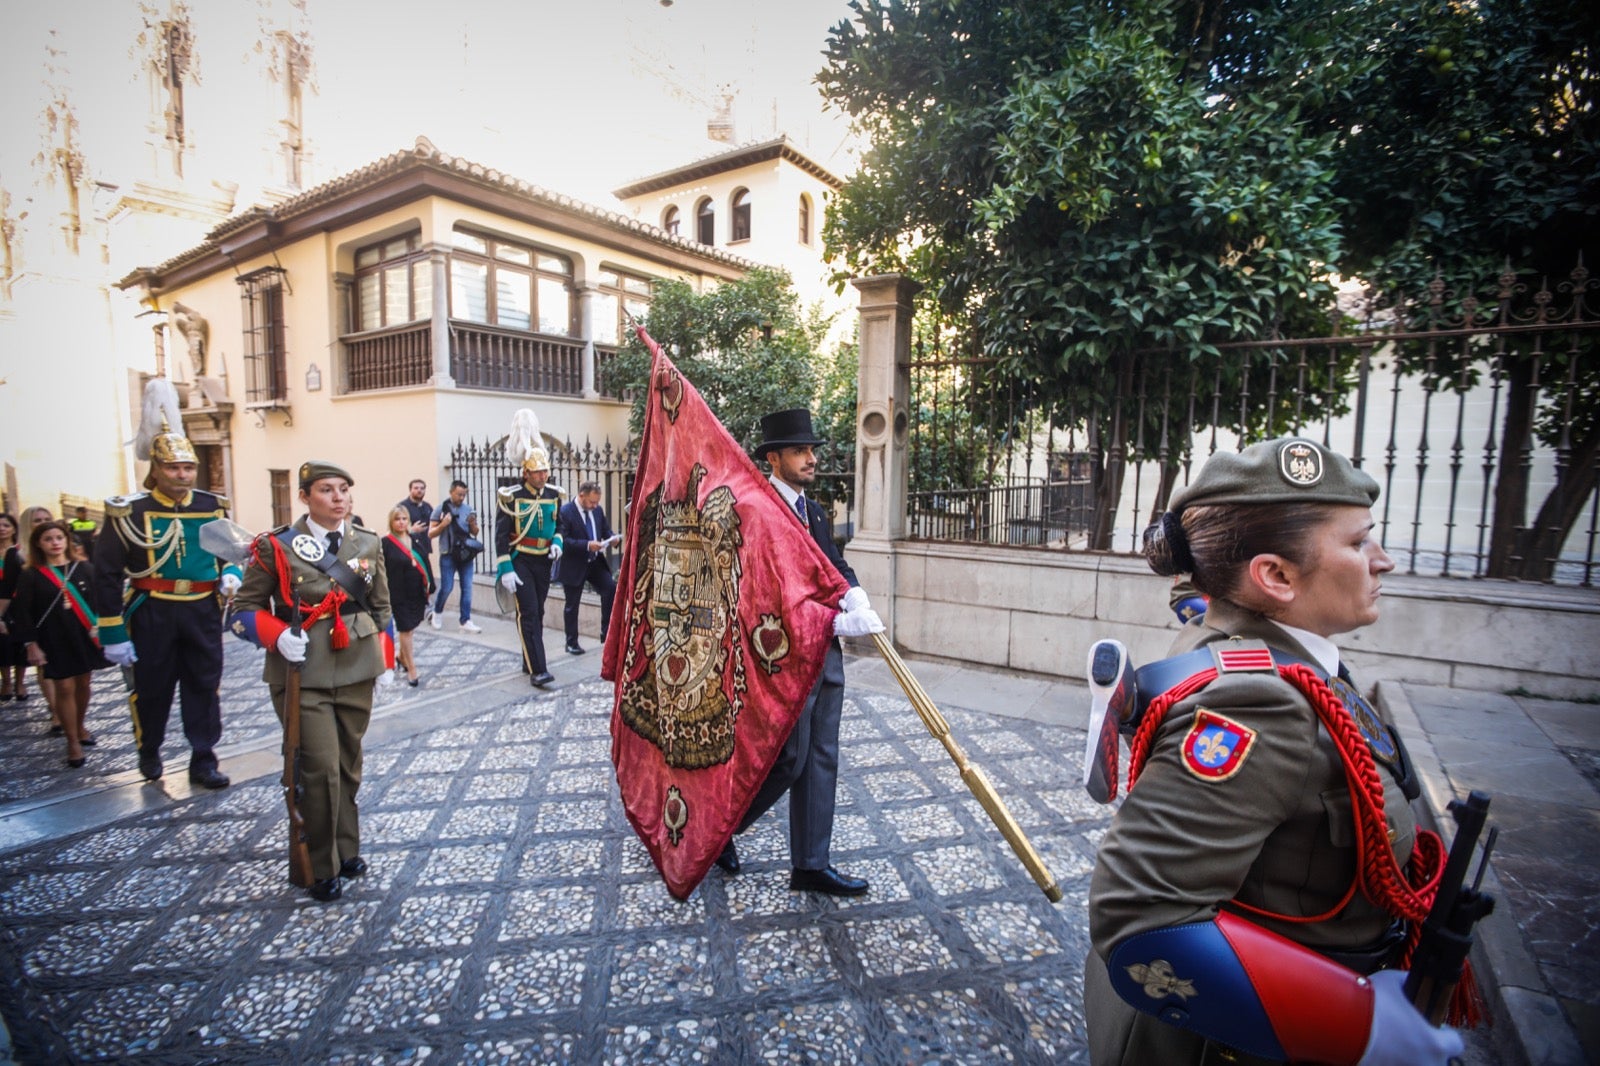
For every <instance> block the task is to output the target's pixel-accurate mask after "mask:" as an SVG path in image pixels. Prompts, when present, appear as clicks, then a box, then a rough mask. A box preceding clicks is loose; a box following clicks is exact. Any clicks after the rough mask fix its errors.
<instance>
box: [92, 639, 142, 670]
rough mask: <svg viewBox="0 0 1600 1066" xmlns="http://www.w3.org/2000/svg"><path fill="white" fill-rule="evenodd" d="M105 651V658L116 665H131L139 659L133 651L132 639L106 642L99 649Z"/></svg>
mask: <svg viewBox="0 0 1600 1066" xmlns="http://www.w3.org/2000/svg"><path fill="white" fill-rule="evenodd" d="M100 650H101V651H103V652H105V655H106V658H107V659H110V660H111V661H112V662H114V663H116V664H117V665H118V666H132V665H133V664H134V663H136V662H138V661H139V656H137V655H135V654H134V652H133V641H131V640H123V641H119V642H117V643H116V644H107V645H106V646H105V647H104V648H101V649H100Z"/></svg>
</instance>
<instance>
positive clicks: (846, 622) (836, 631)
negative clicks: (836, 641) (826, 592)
mask: <svg viewBox="0 0 1600 1066" xmlns="http://www.w3.org/2000/svg"><path fill="white" fill-rule="evenodd" d="M882 632H883V620H882V619H880V618H879V617H878V612H877V611H874V610H873V609H872V608H871V607H861V608H858V609H856V610H854V611H841V612H839V613H838V614H837V615H835V616H834V618H833V635H834V636H836V637H865V636H870V635H871V634H873V633H882Z"/></svg>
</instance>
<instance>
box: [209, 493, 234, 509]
mask: <svg viewBox="0 0 1600 1066" xmlns="http://www.w3.org/2000/svg"><path fill="white" fill-rule="evenodd" d="M212 495H213V496H217V494H216V493H214V492H213V493H212ZM232 506H233V501H232V500H230V499H228V497H226V496H217V513H218V514H225V513H227V511H228V509H229V508H230V507H232Z"/></svg>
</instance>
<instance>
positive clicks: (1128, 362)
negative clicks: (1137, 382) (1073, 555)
mask: <svg viewBox="0 0 1600 1066" xmlns="http://www.w3.org/2000/svg"><path fill="white" fill-rule="evenodd" d="M1132 394H1133V359H1132V358H1131V357H1124V358H1123V359H1122V361H1121V364H1120V365H1119V366H1118V368H1117V390H1116V395H1115V396H1114V398H1113V399H1112V401H1111V429H1110V433H1109V434H1108V435H1107V436H1106V438H1105V439H1104V442H1103V443H1104V445H1105V447H1104V449H1103V454H1104V455H1105V465H1104V469H1103V470H1102V471H1101V473H1100V477H1099V478H1098V479H1097V481H1096V484H1095V496H1094V525H1093V528H1092V529H1091V530H1090V534H1089V547H1090V549H1092V550H1094V551H1110V550H1111V535H1112V531H1113V530H1114V529H1115V528H1116V525H1117V504H1118V503H1120V502H1121V500H1122V479H1123V477H1124V476H1125V475H1126V474H1127V472H1128V419H1127V417H1126V414H1125V411H1126V408H1127V406H1128V404H1130V403H1131V402H1132V399H1133V396H1132Z"/></svg>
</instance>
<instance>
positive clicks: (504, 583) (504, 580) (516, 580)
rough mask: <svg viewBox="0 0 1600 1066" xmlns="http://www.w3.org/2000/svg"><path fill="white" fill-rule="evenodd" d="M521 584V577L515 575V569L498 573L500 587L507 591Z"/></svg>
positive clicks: (511, 590)
mask: <svg viewBox="0 0 1600 1066" xmlns="http://www.w3.org/2000/svg"><path fill="white" fill-rule="evenodd" d="M521 584H522V579H521V578H520V577H518V576H517V572H516V571H515V570H507V571H506V572H505V573H503V574H501V575H500V587H501V588H503V589H505V590H506V591H507V592H515V591H517V586H519V585H521Z"/></svg>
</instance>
